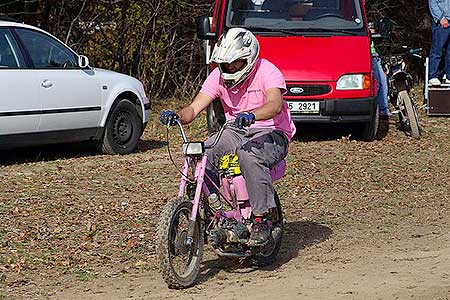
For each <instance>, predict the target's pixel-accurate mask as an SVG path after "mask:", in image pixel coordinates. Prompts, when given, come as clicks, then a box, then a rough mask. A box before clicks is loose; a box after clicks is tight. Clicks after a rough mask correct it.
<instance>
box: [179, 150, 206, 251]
mask: <svg viewBox="0 0 450 300" xmlns="http://www.w3.org/2000/svg"><path fill="white" fill-rule="evenodd" d="M191 161H192V158H190V157H186V159H185V161H184V166H183V176H181V182H180V189H179V191H178V196H179V197H183V195H184V193H185V188H186V183H187V178H188V176H189V174H188V173H189V164H190V163H191ZM207 162H208V156H206V155H203V156H202V160H201V161H199V162H197V164H196V167H195V174H194V178H195V181H196V182H197V185H196V188H195V196H194V199H193V200H192V212H191V218H190V220H189V226H188V232H187V237H186V245H187V246H191V245H192V242H193V236H194V230H195V222H196V221H197V214H198V207H199V205H200V200H201V195H202V189H203V183H204V180H205V171H206V163H207Z"/></svg>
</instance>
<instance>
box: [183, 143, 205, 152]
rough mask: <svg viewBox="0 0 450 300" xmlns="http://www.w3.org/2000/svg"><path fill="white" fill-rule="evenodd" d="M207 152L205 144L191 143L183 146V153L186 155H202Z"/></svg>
mask: <svg viewBox="0 0 450 300" xmlns="http://www.w3.org/2000/svg"><path fill="white" fill-rule="evenodd" d="M203 152H205V144H204V143H203V142H189V143H184V144H183V153H184V154H185V155H201V154H203Z"/></svg>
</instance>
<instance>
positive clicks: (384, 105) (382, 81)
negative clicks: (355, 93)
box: [372, 55, 389, 115]
mask: <svg viewBox="0 0 450 300" xmlns="http://www.w3.org/2000/svg"><path fill="white" fill-rule="evenodd" d="M372 68H373V77H374V78H375V80H376V81H377V82H378V91H377V94H378V95H377V103H378V107H379V108H380V114H384V115H385V114H387V112H388V111H389V109H388V82H387V78H386V74H385V73H384V71H383V67H382V66H381V59H380V57H379V56H378V55H372Z"/></svg>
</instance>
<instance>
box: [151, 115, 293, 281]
mask: <svg viewBox="0 0 450 300" xmlns="http://www.w3.org/2000/svg"><path fill="white" fill-rule="evenodd" d="M177 123H178V127H179V129H180V132H181V135H182V137H183V140H184V143H183V153H184V155H185V160H184V167H183V170H182V176H181V181H180V188H179V191H178V196H177V197H176V198H175V199H173V200H171V201H169V202H168V203H167V204H166V206H165V207H164V209H163V211H162V212H161V215H160V220H159V224H158V232H157V254H158V261H159V265H160V270H161V272H162V275H163V277H164V280H165V281H166V283H167V285H168V286H169V288H185V287H189V286H191V285H192V284H193V283H194V282H195V280H196V279H197V276H198V274H199V271H200V263H201V260H202V254H203V245H204V243H209V244H211V246H212V247H213V249H214V251H215V252H216V253H217V254H218V255H219V256H224V257H236V258H243V257H249V258H250V259H251V260H252V262H253V263H254V264H255V265H257V266H263V265H268V264H271V263H272V262H273V261H274V260H275V258H276V256H277V254H278V251H279V249H280V245H281V238H282V233H283V214H282V209H281V203H280V200H279V198H278V195H277V193H276V192H275V202H276V207H274V208H273V209H270V214H269V215H270V216H269V226H270V228H271V233H272V234H271V236H270V238H269V242H268V243H267V244H265V245H264V246H259V247H251V246H250V245H248V240H249V235H250V234H249V230H250V229H251V226H252V225H253V224H254V221H253V218H252V212H251V206H250V201H249V200H248V199H249V197H248V193H247V188H246V185H245V179H244V177H243V176H242V175H241V174H240V167H239V165H238V159H237V156H236V155H226V156H224V157H222V159H221V163H220V166H219V168H218V170H219V177H220V183H221V188H220V187H218V186H217V185H216V184H214V183H213V180H211V178H209V176H208V174H206V172H205V169H206V163H207V161H208V156H207V155H206V153H205V149H208V148H213V147H214V146H215V145H216V144H217V143H218V141H219V139H220V138H221V136H222V133H223V131H224V129H225V128H226V127H227V126H231V125H232V124H233V123H234V122H233V121H228V122H226V123H225V124H224V125H223V126H222V127H221V129H220V131H219V132H218V133H217V135H216V137H215V139H214V142H213V143H212V144H211V145H205V143H203V142H189V141H188V139H187V137H186V134H185V131H184V129H183V126H182V125H181V122H180V121H179V120H177ZM167 130H168V129H167ZM169 154H170V151H169ZM285 170H286V163H285V161H284V160H283V161H281V162H280V163H278V164H277V165H276V166H275V167H274V168H273V169H272V170H271V176H272V179H273V181H275V180H278V179H280V178H281V177H283V175H284V172H285ZM205 179H206V180H209V182H211V185H210V187H211V186H214V187H215V190H216V191H218V193H211V192H210V190H209V189H208V186H207V185H206V183H205Z"/></svg>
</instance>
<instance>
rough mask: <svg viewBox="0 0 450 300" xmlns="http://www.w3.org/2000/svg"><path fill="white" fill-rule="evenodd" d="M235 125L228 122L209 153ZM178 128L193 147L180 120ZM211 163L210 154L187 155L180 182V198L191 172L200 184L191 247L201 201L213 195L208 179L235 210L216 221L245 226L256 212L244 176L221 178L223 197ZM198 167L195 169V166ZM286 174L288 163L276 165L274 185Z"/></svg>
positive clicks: (194, 205) (222, 213)
mask: <svg viewBox="0 0 450 300" xmlns="http://www.w3.org/2000/svg"><path fill="white" fill-rule="evenodd" d="M233 123H234V121H232V120H231V121H227V122H226V123H225V124H224V125H223V126H222V128H221V129H220V131H219V132H218V134H217V135H216V137H215V140H214V141H213V143H212V144H211V145H208V146H205V149H209V148H213V147H215V146H216V144H217V143H218V141H219V139H220V137H221V136H222V133H223V131H224V130H225V128H226V127H227V126H229V125H230V124H233ZM177 124H178V127H179V129H180V131H181V135H182V137H183V140H184V143H189V141H188V139H187V137H186V133H185V131H184V128H183V126H182V124H181V122H180V121H179V120H177ZM207 162H208V155H207V154H206V151H203V153H202V154H201V155H200V154H196V155H188V154H185V160H184V165H183V171H182V173H183V175H182V176H181V179H180V187H179V190H178V196H179V197H183V195H184V194H185V190H186V185H187V184H188V181H189V180H188V178H189V171H190V170H193V169H194V168H195V171H194V180H193V181H194V182H195V183H196V187H195V195H194V199H193V200H192V212H191V218H190V220H189V229H188V238H187V243H190V242H192V236H193V233H194V232H193V231H194V225H195V221H196V220H197V214H198V211H199V206H200V201H201V198H202V193H203V195H205V196H206V197H208V196H209V195H210V194H211V192H210V190H209V188H208V186H207V185H206V183H205V178H206V179H207V180H209V182H211V184H212V185H213V186H214V188H215V189H216V190H217V191H218V192H219V194H220V196H221V197H222V199H223V200H225V202H226V204H228V206H229V207H231V208H232V209H231V210H226V211H223V210H220V211H216V214H215V217H216V218H218V219H219V220H223V219H229V218H234V219H235V220H236V221H237V222H242V220H243V219H244V218H246V219H247V218H249V217H250V216H251V213H252V210H251V206H250V202H249V201H248V199H249V196H248V192H247V186H246V184H245V180H244V177H243V176H242V175H240V176H235V177H223V178H221V185H222V187H223V193H221V192H220V187H219V186H217V185H216V184H215V182H214V181H213V180H212V179H211V178H210V177H209V176H208V174H206V164H207ZM194 163H195V166H194ZM285 171H286V162H285V161H284V160H282V161H281V162H280V163H279V164H278V165H276V166H275V167H274V168H273V169H272V170H271V177H272V180H273V181H276V180H278V179H280V178H281V177H283V175H284V173H285Z"/></svg>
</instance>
